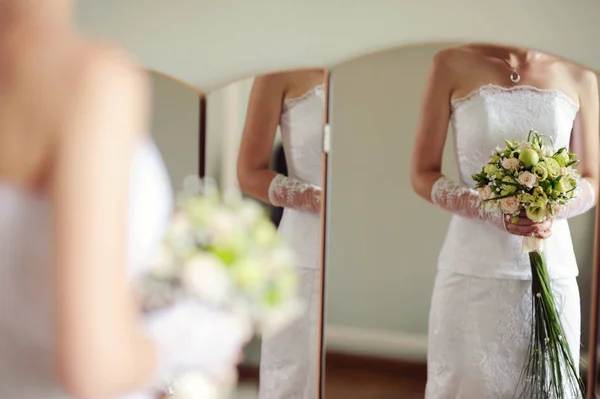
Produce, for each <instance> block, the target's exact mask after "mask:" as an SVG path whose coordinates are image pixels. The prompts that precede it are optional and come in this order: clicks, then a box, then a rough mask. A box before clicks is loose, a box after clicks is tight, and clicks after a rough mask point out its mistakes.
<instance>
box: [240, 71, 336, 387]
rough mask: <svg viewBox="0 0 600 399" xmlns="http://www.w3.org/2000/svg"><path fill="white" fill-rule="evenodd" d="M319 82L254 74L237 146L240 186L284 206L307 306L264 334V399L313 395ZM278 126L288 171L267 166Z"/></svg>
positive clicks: (283, 226)
mask: <svg viewBox="0 0 600 399" xmlns="http://www.w3.org/2000/svg"><path fill="white" fill-rule="evenodd" d="M323 81H324V72H323V71H322V70H305V71H297V72H284V73H275V74H270V75H267V76H262V77H257V78H256V80H255V82H254V85H253V88H252V93H251V95H250V103H249V106H248V113H247V119H246V125H245V128H244V134H243V138H242V143H241V147H240V154H239V160H238V177H239V183H240V187H241V189H242V191H243V192H244V193H246V194H248V195H251V196H253V197H255V198H257V199H259V200H262V201H264V202H267V203H269V204H271V205H273V206H276V207H282V208H284V212H283V217H282V219H281V223H280V225H279V232H280V234H281V235H282V236H283V237H285V239H286V240H287V242H288V243H289V244H290V245H291V247H292V249H293V250H294V251H295V254H296V257H297V261H298V270H299V273H300V278H301V287H300V293H301V295H302V297H303V300H304V302H305V305H306V306H307V308H306V312H305V313H304V314H303V315H302V316H301V317H300V318H299V320H298V321H297V322H296V323H295V324H293V325H291V326H290V327H289V328H288V329H286V330H285V331H283V332H282V333H279V334H278V335H277V336H273V337H263V339H262V349H261V362H260V389H259V391H260V397H261V398H264V399H280V398H292V397H293V398H299V399H300V398H307V399H308V398H310V399H312V398H314V397H315V395H316V392H317V363H318V361H319V356H318V337H319V331H318V329H319V315H320V309H321V307H320V295H319V293H320V283H319V281H320V271H319V266H320V262H319V255H320V236H321V224H320V215H319V212H320V209H321V188H320V187H321V180H322V167H323V163H322V141H323V140H322V137H323V136H322V134H323V115H324V113H323V110H324V82H323ZM278 126H279V127H280V129H281V136H282V141H283V147H284V150H285V155H286V160H287V170H288V176H283V175H281V174H277V173H275V172H273V171H272V170H271V169H270V168H269V165H270V162H271V158H272V152H273V145H274V141H275V135H276V131H277V127H278Z"/></svg>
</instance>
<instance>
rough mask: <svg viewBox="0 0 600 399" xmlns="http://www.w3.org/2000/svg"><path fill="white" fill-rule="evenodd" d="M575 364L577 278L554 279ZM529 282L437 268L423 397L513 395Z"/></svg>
mask: <svg viewBox="0 0 600 399" xmlns="http://www.w3.org/2000/svg"><path fill="white" fill-rule="evenodd" d="M552 290H553V292H554V295H555V298H556V300H557V305H558V307H559V310H560V311H561V317H562V319H563V325H564V327H565V333H566V335H567V337H566V338H567V340H568V342H569V345H570V347H571V351H572V353H573V356H574V358H575V359H574V360H575V364H576V365H578V364H579V352H580V335H581V327H580V317H581V316H580V303H579V289H578V287H577V281H576V279H575V278H574V277H573V278H564V279H557V280H553V281H552ZM531 320H532V310H531V281H530V280H508V279H493V278H477V277H471V276H466V275H462V274H457V273H453V272H450V271H445V270H440V271H438V274H437V277H436V280H435V286H434V290H433V298H432V302H431V310H430V315H429V345H428V371H427V388H426V394H425V398H426V399H458V398H461V399H471V398H472V399H488V398H489V399H492V398H493V399H504V398H506V399H512V398H513V397H514V394H515V392H516V390H517V387H518V383H519V378H520V373H521V371H522V370H523V367H524V365H525V361H526V354H527V349H528V346H529V338H530V332H531Z"/></svg>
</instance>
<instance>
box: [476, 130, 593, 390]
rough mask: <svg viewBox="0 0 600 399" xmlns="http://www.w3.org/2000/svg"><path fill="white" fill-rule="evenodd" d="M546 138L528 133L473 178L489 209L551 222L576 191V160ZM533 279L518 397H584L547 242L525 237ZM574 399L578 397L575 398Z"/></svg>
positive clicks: (498, 150)
mask: <svg viewBox="0 0 600 399" xmlns="http://www.w3.org/2000/svg"><path fill="white" fill-rule="evenodd" d="M544 137H546V136H542V135H540V134H538V133H537V132H535V131H533V130H532V131H530V132H529V135H528V137H527V141H525V142H518V141H508V140H507V141H506V147H504V148H499V147H498V148H496V150H495V151H494V153H493V155H492V157H491V159H490V160H489V162H488V163H487V164H486V165H484V166H483V167H482V169H481V172H480V173H479V174H476V175H473V179H474V180H475V182H476V189H477V190H478V191H479V194H480V197H481V198H482V200H483V201H484V204H485V206H486V207H489V208H490V209H491V210H496V211H501V212H502V213H504V215H505V217H506V218H507V219H505V220H510V219H512V221H513V222H516V221H517V220H518V219H519V218H520V217H523V216H526V217H527V218H528V219H530V220H532V221H533V222H541V221H543V220H545V219H546V218H552V217H553V216H554V215H556V214H557V213H558V211H559V210H560V209H561V208H562V207H563V206H565V205H566V204H568V203H569V201H571V200H572V199H573V198H574V197H575V194H576V192H577V182H578V180H577V179H578V178H579V172H578V171H577V169H576V166H577V165H578V164H579V161H578V159H577V155H575V154H572V153H569V152H568V151H567V149H566V148H564V147H563V148H560V149H558V150H555V149H554V148H553V145H548V144H546V143H545V142H544V140H543V138H544ZM522 247H523V253H527V254H529V260H530V264H531V274H532V293H533V294H532V309H533V319H532V330H531V339H530V347H529V352H528V360H527V362H526V364H525V367H524V369H523V372H522V376H521V383H520V388H519V389H518V392H517V394H516V396H517V397H519V398H550V397H552V398H567V397H569V398H570V397H582V398H583V397H584V395H585V394H584V387H583V383H582V381H581V379H580V378H579V377H578V369H577V368H578V365H577V364H575V363H574V360H573V356H572V354H571V350H570V348H569V345H568V342H567V341H566V339H563V337H565V333H564V328H563V325H562V322H561V319H560V312H559V311H558V309H557V305H556V301H555V298H554V295H553V293H552V289H551V282H550V276H549V273H548V268H547V265H546V260H545V257H544V253H543V240H542V239H539V238H535V237H523V246H522ZM571 395H574V396H571Z"/></svg>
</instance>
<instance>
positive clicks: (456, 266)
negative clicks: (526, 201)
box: [324, 43, 599, 399]
mask: <svg viewBox="0 0 600 399" xmlns="http://www.w3.org/2000/svg"><path fill="white" fill-rule="evenodd" d="M459 45H460V44H458V43H449V44H444V45H441V44H436V45H433V44H432V45H418V46H412V47H405V48H400V49H395V50H391V51H387V52H381V53H377V54H374V55H370V56H366V57H363V58H360V59H356V60H353V61H351V62H348V63H345V64H343V65H339V66H336V67H334V68H332V70H331V89H330V90H331V98H332V103H331V108H330V118H331V119H330V123H331V131H332V135H331V151H330V154H329V164H328V165H329V166H328V168H329V169H328V173H329V181H328V192H327V196H328V201H327V235H326V242H327V248H326V263H325V265H326V311H325V314H326V323H325V347H326V362H325V365H326V370H325V373H324V374H325V389H324V391H325V397H326V398H327V399H341V398H343V399H353V398H392V397H398V398H399V397H401V398H423V397H424V395H425V392H426V385H427V384H428V387H427V394H426V396H425V397H427V398H431V399H433V398H453V397H473V398H484V397H494V398H495V397H513V394H514V393H515V391H516V388H517V385H518V383H517V382H518V380H519V375H520V372H521V370H522V369H523V367H524V365H525V364H524V359H525V352H526V348H527V347H528V346H527V343H528V342H529V338H530V336H531V335H530V332H531V323H532V319H531V313H532V312H531V309H532V295H531V290H532V288H531V287H532V280H531V266H530V263H529V258H528V257H527V255H523V254H522V252H521V250H522V247H521V243H522V241H523V239H522V237H519V236H516V235H515V234H514V232H515V231H516V227H515V226H513V224H515V223H526V222H528V220H527V218H521V219H520V221H519V222H516V221H514V220H511V221H509V222H508V223H509V226H508V227H506V228H505V227H504V224H505V223H506V222H504V220H503V219H502V216H500V218H499V221H498V218H494V217H493V216H494V215H497V213H494V211H493V210H489V212H487V213H485V215H488V214H489V215H490V216H489V217H488V219H489V221H484V220H483V219H484V216H485V215H484V216H481V217H479V215H480V213H479V208H469V206H473V205H472V204H471V202H470V201H463V205H461V204H460V203H458V202H459V201H458V200H457V198H458V194H459V193H463V194H464V193H466V194H464V195H466V196H467V197H466V198H472V194H473V193H475V195H476V198H477V200H479V202H477V203H478V204H481V203H482V202H481V197H482V195H484V192H483V191H482V192H481V193H479V192H477V191H473V190H469V188H473V187H474V186H475V182H474V181H473V180H472V178H471V175H472V174H477V173H479V172H480V171H481V168H482V166H483V165H484V164H485V163H486V162H488V160H489V159H490V156H491V154H492V151H493V150H494V148H495V147H496V146H501V147H504V146H505V142H504V141H505V139H511V140H516V139H517V137H516V136H517V135H522V137H521V136H519V138H518V139H519V140H522V141H524V140H526V138H527V135H528V132H529V130H530V129H535V130H537V131H538V132H539V133H541V134H545V135H549V136H551V137H552V138H553V139H554V141H555V142H556V143H555V145H556V146H557V147H558V146H567V145H569V143H570V144H571V148H570V150H571V151H573V152H577V153H578V154H579V156H580V158H581V165H580V167H579V168H580V169H581V168H585V171H586V173H589V174H590V176H591V178H590V180H591V181H594V183H596V182H597V176H598V174H597V170H598V159H597V157H598V148H597V147H598V133H599V132H598V99H597V97H596V98H592V97H593V96H592V95H591V94H590V95H588V94H589V93H594V95H595V96H597V90H596V88H595V87H593V86H594V85H596V84H597V83H596V79H593V78H591V77H590V74H591V73H590V72H589V71H585V70H583V69H582V68H580V67H576V66H574V65H571V64H569V63H566V62H564V61H562V60H560V59H557V58H554V57H551V56H550V55H547V54H541V53H538V52H533V51H527V50H523V49H507V48H506V47H503V46H487V45H483V44H481V45H470V46H469V47H464V48H463V47H461V48H457V46H459ZM449 48H453V50H447V49H449ZM440 52H442V53H440ZM436 54H437V56H436ZM434 60H435V64H434ZM521 64H522V65H521ZM433 65H436V68H434V67H433ZM513 65H516V66H517V67H516V69H515V71H514V72H515V73H513V74H512V75H511V72H513V71H512V70H511V67H512V66H513ZM591 75H592V76H593V74H591ZM430 76H431V77H430ZM511 76H512V78H513V79H512V80H516V81H518V82H513V81H512V80H511ZM573 76H575V77H576V78H574V79H572V77H573ZM574 81H576V82H577V83H573V82H574ZM532 86H535V87H532ZM513 87H514V88H513ZM426 93H429V95H428V96H427V98H429V100H428V101H425V97H426ZM580 98H581V100H580ZM579 101H582V105H581V109H579V105H578V103H579ZM420 115H422V116H421V117H420ZM419 126H421V128H419ZM574 126H575V128H574V129H573V127H574ZM571 131H573V132H574V133H573V138H572V139H570V137H571ZM417 132H419V133H418V136H419V137H417ZM417 143H420V145H419V146H418V148H419V150H418V151H416V150H415V146H416V145H417ZM413 150H415V151H416V152H415V154H416V155H415V157H418V158H419V159H418V160H417V161H418V162H413V164H414V165H416V166H415V167H414V168H413V170H412V175H413V179H411V160H412V158H413ZM586 157H587V158H586ZM584 165H585V166H584ZM440 166H441V168H440ZM440 169H441V170H440ZM519 173H521V172H519ZM561 173H562V172H561ZM440 174H443V175H444V176H446V177H447V181H450V182H454V183H455V184H456V185H458V188H457V189H456V190H454V191H442V192H443V193H444V194H445V196H444V197H443V199H439V200H437V202H436V203H437V204H438V205H437V206H435V205H433V204H432V203H430V202H428V201H427V200H426V199H431V193H432V187H433V186H434V183H436V182H438V179H439V178H440ZM442 182H443V181H442ZM583 185H585V183H582V186H583ZM413 186H414V187H413ZM436 186H437V187H438V189H437V190H435V192H436V193H440V190H441V189H442V188H447V187H450V183H448V185H439V184H436ZM461 187H462V190H460V188H461ZM464 187H467V188H466V189H465V188H464ZM417 191H418V192H420V193H421V195H419V194H417ZM586 192H587V193H588V194H589V191H586ZM452 193H454V194H455V195H454V196H453V195H452ZM581 196H585V193H584V192H583V188H582V194H581ZM436 198H437V197H436ZM461 198H465V197H461ZM591 198H593V195H592V196H591ZM464 204H466V205H464ZM461 206H462V207H463V208H461ZM583 207H584V208H585V207H586V206H585V205H584V206H583ZM442 208H444V209H442ZM587 208H589V206H587ZM451 209H453V210H454V211H449V210H451ZM473 209H475V210H476V211H473ZM561 212H562V211H561ZM576 213H577V212H572V214H571V215H569V217H568V221H565V220H564V219H565V217H561V216H560V215H563V214H562V213H560V212H559V214H558V216H557V217H556V218H555V220H554V221H553V223H552V228H551V230H550V231H551V233H552V235H551V236H550V238H548V239H547V240H546V246H545V247H544V248H545V250H544V253H545V255H546V258H547V265H548V268H549V269H550V270H551V273H553V275H554V276H560V278H557V279H553V280H552V284H553V287H556V288H555V290H556V293H557V296H558V297H559V298H558V299H557V303H559V304H560V305H559V306H560V309H561V311H562V314H563V315H565V314H566V315H568V317H567V319H568V320H567V321H568V322H569V328H570V327H572V328H573V330H571V331H573V332H572V333H571V334H567V336H568V337H569V338H573V337H574V338H573V339H572V341H570V342H572V343H574V344H573V345H572V346H573V348H572V350H573V353H575V354H576V352H579V349H580V348H579V347H578V345H577V344H575V343H579V337H578V334H577V331H578V330H579V328H580V326H581V332H582V333H581V344H582V347H581V355H580V356H575V358H576V359H577V358H579V360H580V369H581V375H582V376H585V374H586V364H587V359H588V352H589V348H588V342H587V341H588V336H589V329H590V317H589V315H590V311H591V306H590V304H591V289H592V271H593V267H594V248H595V231H594V230H595V228H594V224H595V210H594V209H591V210H589V211H588V212H584V213H582V214H580V215H578V216H573V214H576ZM461 215H462V216H461ZM570 216H573V217H570ZM540 223H541V222H540ZM519 228H520V227H519ZM529 228H530V229H532V228H533V227H531V223H529ZM509 229H510V231H511V232H513V233H512V234H511V233H510V232H509ZM524 229H525V227H523V231H525V230H524ZM569 230H570V232H569ZM519 231H521V230H519ZM540 231H543V233H544V234H548V225H544V228H543V230H540ZM527 234H529V230H527ZM540 234H542V233H540ZM571 243H572V244H571ZM438 269H440V270H438ZM577 269H578V271H579V273H578V276H577V277H576V275H577ZM527 270H529V273H530V274H529V277H528V276H527ZM578 292H579V294H578ZM432 298H433V300H432ZM594 328H597V326H594ZM578 366H579V364H578ZM428 374H429V382H428ZM461 386H462V388H461ZM461 389H466V391H461Z"/></svg>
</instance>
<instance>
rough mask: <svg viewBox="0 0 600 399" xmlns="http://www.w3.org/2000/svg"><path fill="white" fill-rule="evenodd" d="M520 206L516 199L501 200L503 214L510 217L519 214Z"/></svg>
mask: <svg viewBox="0 0 600 399" xmlns="http://www.w3.org/2000/svg"><path fill="white" fill-rule="evenodd" d="M520 206H521V203H520V202H519V200H518V199H517V198H516V197H508V198H502V199H501V200H500V209H502V212H504V213H506V214H509V215H514V214H515V213H517V211H518V210H519V207H520Z"/></svg>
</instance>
